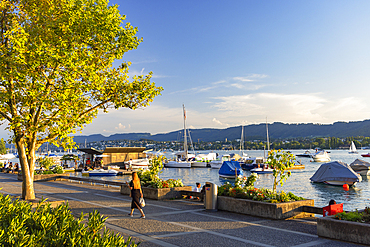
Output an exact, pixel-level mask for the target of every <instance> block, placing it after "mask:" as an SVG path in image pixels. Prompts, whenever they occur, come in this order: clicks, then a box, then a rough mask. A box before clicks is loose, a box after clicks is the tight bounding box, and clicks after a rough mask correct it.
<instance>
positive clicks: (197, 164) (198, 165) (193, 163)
mask: <svg viewBox="0 0 370 247" xmlns="http://www.w3.org/2000/svg"><path fill="white" fill-rule="evenodd" d="M191 167H201V168H205V167H207V162H201V161H200V162H199V161H196V162H191Z"/></svg>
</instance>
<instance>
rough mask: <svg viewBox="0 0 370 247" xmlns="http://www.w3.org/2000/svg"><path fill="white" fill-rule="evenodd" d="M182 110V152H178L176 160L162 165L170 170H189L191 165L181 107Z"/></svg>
mask: <svg viewBox="0 0 370 247" xmlns="http://www.w3.org/2000/svg"><path fill="white" fill-rule="evenodd" d="M182 109H183V112H184V151H183V152H179V153H177V154H176V160H170V161H168V162H167V163H166V164H164V166H165V167H171V168H190V167H191V163H190V162H189V161H188V158H189V157H188V142H187V137H186V123H185V121H186V111H185V106H184V105H182Z"/></svg>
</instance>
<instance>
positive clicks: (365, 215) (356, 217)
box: [335, 207, 370, 223]
mask: <svg viewBox="0 0 370 247" xmlns="http://www.w3.org/2000/svg"><path fill="white" fill-rule="evenodd" d="M335 218H336V219H339V220H347V221H355V222H361V223H370V208H369V207H366V208H365V210H364V212H362V213H360V212H358V210H356V211H353V212H348V213H346V212H342V213H337V214H336V215H335Z"/></svg>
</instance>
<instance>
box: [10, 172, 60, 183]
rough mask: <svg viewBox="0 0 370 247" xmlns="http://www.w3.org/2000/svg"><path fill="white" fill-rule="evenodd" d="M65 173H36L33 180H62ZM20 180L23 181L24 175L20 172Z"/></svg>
mask: <svg viewBox="0 0 370 247" xmlns="http://www.w3.org/2000/svg"><path fill="white" fill-rule="evenodd" d="M62 175H63V174H42V175H34V176H33V181H34V182H38V181H40V182H42V181H55V180H61V178H60V176H62ZM17 179H18V180H20V181H23V177H22V175H21V174H18V177H17Z"/></svg>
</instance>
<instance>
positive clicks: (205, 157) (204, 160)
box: [191, 152, 217, 168]
mask: <svg viewBox="0 0 370 247" xmlns="http://www.w3.org/2000/svg"><path fill="white" fill-rule="evenodd" d="M213 160H217V153H213V152H211V153H208V154H198V155H197V156H195V158H194V160H192V161H191V167H203V168H204V167H207V166H208V164H209V163H210V162H211V161H213Z"/></svg>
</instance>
